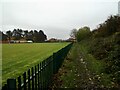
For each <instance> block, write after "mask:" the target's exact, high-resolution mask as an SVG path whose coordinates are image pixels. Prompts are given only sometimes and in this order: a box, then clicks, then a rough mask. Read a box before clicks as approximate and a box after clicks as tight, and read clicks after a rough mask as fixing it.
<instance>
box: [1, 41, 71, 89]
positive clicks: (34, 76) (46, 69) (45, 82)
mask: <svg viewBox="0 0 120 90" xmlns="http://www.w3.org/2000/svg"><path fill="white" fill-rule="evenodd" d="M71 47H72V43H70V44H69V45H67V46H65V47H64V48H62V49H60V50H59V51H57V52H55V53H53V55H51V56H50V57H48V58H47V59H45V60H43V61H42V62H40V63H39V64H38V65H36V66H34V67H32V68H30V69H28V71H26V72H24V73H23V75H21V76H18V78H17V79H16V78H12V79H7V84H5V85H4V86H3V87H2V90H22V89H24V90H26V89H27V88H28V90H30V88H32V90H34V89H35V90H36V89H38V88H48V87H49V85H50V83H51V82H52V77H53V75H54V74H56V73H57V72H58V70H59V68H60V67H61V65H62V63H63V61H64V58H65V57H66V56H67V53H68V52H69V50H70V48H71Z"/></svg>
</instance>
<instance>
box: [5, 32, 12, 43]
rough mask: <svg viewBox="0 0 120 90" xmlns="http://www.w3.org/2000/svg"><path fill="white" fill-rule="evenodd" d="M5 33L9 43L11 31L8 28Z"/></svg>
mask: <svg viewBox="0 0 120 90" xmlns="http://www.w3.org/2000/svg"><path fill="white" fill-rule="evenodd" d="M6 35H7V37H8V40H9V43H10V41H11V38H12V32H11V31H10V30H9V31H7V32H6Z"/></svg>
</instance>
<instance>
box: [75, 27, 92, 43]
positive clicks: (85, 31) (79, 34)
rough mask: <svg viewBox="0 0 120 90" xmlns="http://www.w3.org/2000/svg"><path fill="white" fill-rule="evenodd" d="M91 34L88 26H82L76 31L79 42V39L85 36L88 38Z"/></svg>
mask: <svg viewBox="0 0 120 90" xmlns="http://www.w3.org/2000/svg"><path fill="white" fill-rule="evenodd" d="M90 34H91V31H90V28H89V27H83V28H80V29H79V30H78V31H77V35H76V37H77V41H78V42H80V41H81V40H83V39H85V38H88V37H89V36H90Z"/></svg>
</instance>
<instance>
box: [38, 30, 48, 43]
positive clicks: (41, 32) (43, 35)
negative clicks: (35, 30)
mask: <svg viewBox="0 0 120 90" xmlns="http://www.w3.org/2000/svg"><path fill="white" fill-rule="evenodd" d="M39 37H40V42H44V41H45V40H46V39H47V36H46V35H45V34H44V32H43V31H42V30H40V31H39Z"/></svg>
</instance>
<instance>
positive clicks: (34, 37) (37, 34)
mask: <svg viewBox="0 0 120 90" xmlns="http://www.w3.org/2000/svg"><path fill="white" fill-rule="evenodd" d="M0 35H1V36H2V39H1V40H2V41H7V40H8V41H9V42H10V41H11V40H31V41H33V42H44V41H45V40H47V36H46V35H45V34H44V32H43V31H42V30H39V31H37V30H31V31H28V30H22V29H14V30H13V31H11V30H8V31H6V33H5V34H4V33H3V32H1V31H0Z"/></svg>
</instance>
